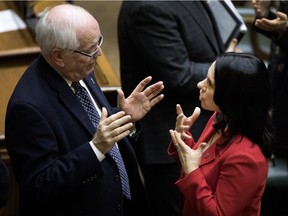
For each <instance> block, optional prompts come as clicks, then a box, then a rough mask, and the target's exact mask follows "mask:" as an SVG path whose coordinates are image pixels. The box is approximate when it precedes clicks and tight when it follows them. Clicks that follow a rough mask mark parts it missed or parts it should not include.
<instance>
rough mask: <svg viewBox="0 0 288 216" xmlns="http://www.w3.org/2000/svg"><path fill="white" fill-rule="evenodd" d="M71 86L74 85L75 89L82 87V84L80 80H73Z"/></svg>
mask: <svg viewBox="0 0 288 216" xmlns="http://www.w3.org/2000/svg"><path fill="white" fill-rule="evenodd" d="M71 86H72V87H73V88H74V89H77V88H79V87H81V84H80V82H79V81H77V82H72V84H71Z"/></svg>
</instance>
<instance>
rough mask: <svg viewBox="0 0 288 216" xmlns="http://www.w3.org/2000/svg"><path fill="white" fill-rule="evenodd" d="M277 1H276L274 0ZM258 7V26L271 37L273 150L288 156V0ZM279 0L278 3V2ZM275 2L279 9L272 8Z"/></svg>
mask: <svg viewBox="0 0 288 216" xmlns="http://www.w3.org/2000/svg"><path fill="white" fill-rule="evenodd" d="M272 3H273V4H272ZM252 4H253V7H254V8H255V14H256V16H255V21H254V27H255V29H256V30H257V31H258V32H260V33H262V34H264V35H265V36H267V37H269V38H271V50H270V59H269V66H268V68H269V70H270V73H271V78H270V79H271V87H272V104H273V106H272V119H273V123H274V125H275V130H276V138H277V139H276V143H274V144H273V152H274V153H275V154H276V155H280V156H284V157H286V158H288V137H287V135H286V134H287V132H286V129H285V128H286V123H287V121H288V114H287V109H288V105H287V103H286V98H287V96H288V30H287V29H288V18H287V14H288V2H285V1H256V0H253V1H252ZM275 4H276V5H275ZM272 6H273V7H274V8H275V7H276V9H277V10H278V11H276V13H275V12H273V11H272Z"/></svg>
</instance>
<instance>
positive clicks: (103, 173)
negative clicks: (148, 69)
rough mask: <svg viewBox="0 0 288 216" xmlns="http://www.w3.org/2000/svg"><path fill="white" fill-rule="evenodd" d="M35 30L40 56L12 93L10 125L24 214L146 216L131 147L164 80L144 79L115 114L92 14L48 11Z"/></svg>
mask: <svg viewBox="0 0 288 216" xmlns="http://www.w3.org/2000/svg"><path fill="white" fill-rule="evenodd" d="M35 32H36V41H37V43H38V45H39V46H40V48H41V55H40V56H39V57H38V58H37V59H35V60H34V61H33V62H32V63H31V65H30V66H29V67H28V69H27V70H26V71H25V73H24V74H23V76H22V77H21V79H20V80H19V82H18V84H17V86H16V87H15V90H14V92H13V94H12V96H11V98H10V100H9V103H8V107H7V114H6V123H5V138H6V142H7V150H8V153H9V156H10V158H11V162H12V166H13V170H14V172H15V176H16V180H17V182H18V185H19V191H20V201H19V202H20V204H19V205H20V207H19V208H20V209H19V213H20V216H21V215H24V216H27V215H29V216H34V215H35V216H36V215H37V216H39V215H41V216H46V215H49V216H51V215H53V216H58V215H59V216H63V215H69V216H84V215H85V216H92V215H93V216H94V215H101V216H112V215H113V216H132V215H133V216H135V215H139V212H140V213H143V214H145V215H149V208H148V203H147V199H146V193H145V190H144V185H143V182H142V180H141V177H140V174H139V171H138V163H137V160H136V156H135V154H134V151H133V149H132V144H133V143H134V139H136V138H137V136H138V134H139V130H138V129H139V128H138V126H137V121H138V120H139V119H141V118H142V117H143V116H144V115H145V114H146V113H147V112H148V111H149V110H150V109H151V108H152V107H153V106H154V105H155V104H157V103H158V102H159V101H161V100H162V98H163V94H159V93H160V92H161V91H162V89H163V88H164V85H163V82H161V81H159V82H157V83H155V84H153V85H150V86H147V85H148V83H149V82H150V81H151V79H152V77H146V78H145V79H143V80H142V81H141V82H140V83H139V84H138V85H137V86H136V88H135V89H134V91H133V92H132V93H131V94H130V96H128V97H127V98H125V96H124V93H123V91H122V90H120V89H119V90H118V106H119V107H116V108H112V107H111V106H110V105H109V103H108V101H107V100H106V98H105V96H104V94H103V92H102V91H101V89H100V87H99V85H98V84H97V81H96V79H95V77H94V73H93V70H94V66H95V62H96V59H97V57H98V56H100V55H101V54H102V50H101V47H100V46H101V44H102V41H103V36H102V35H101V31H100V27H99V24H98V22H97V21H96V19H95V18H94V17H93V16H92V15H91V14H90V13H89V12H88V11H86V10H84V9H83V8H81V7H79V6H77V5H71V4H60V5H57V6H55V7H51V8H48V9H46V10H45V11H44V13H43V15H42V16H41V18H40V20H39V22H38V24H37V26H36V29H35ZM132 132H133V135H132ZM130 135H131V136H130Z"/></svg>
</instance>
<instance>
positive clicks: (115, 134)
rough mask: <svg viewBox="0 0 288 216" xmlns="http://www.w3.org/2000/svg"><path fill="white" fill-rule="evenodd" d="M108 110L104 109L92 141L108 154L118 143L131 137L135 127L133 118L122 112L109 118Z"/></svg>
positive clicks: (102, 151) (103, 152)
mask: <svg viewBox="0 0 288 216" xmlns="http://www.w3.org/2000/svg"><path fill="white" fill-rule="evenodd" d="M107 115H108V113H107V110H106V108H104V107H103V108H102V114H101V118H100V122H99V125H98V127H97V130H96V133H95V134H94V137H93V139H92V142H93V144H94V145H95V146H96V147H97V149H98V150H99V151H100V152H101V153H102V154H106V153H108V152H109V151H110V150H111V148H112V147H113V146H114V145H115V143H116V142H118V141H119V140H121V139H123V138H125V137H126V136H128V135H129V133H130V129H131V128H132V127H133V123H131V116H129V115H125V112H124V111H120V112H118V113H116V114H113V115H111V116H109V117H107Z"/></svg>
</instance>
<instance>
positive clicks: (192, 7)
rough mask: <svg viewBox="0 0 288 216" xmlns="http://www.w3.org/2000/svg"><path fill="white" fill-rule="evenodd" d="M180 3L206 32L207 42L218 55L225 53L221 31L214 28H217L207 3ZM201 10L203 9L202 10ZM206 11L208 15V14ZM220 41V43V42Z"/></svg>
mask: <svg viewBox="0 0 288 216" xmlns="http://www.w3.org/2000/svg"><path fill="white" fill-rule="evenodd" d="M179 3H180V4H181V5H182V6H183V7H184V8H185V9H186V10H187V11H188V13H189V14H190V15H191V17H192V18H193V19H194V21H195V22H196V23H197V24H198V26H199V28H200V29H201V30H202V31H203V32H204V34H205V36H206V38H207V41H208V42H209V43H210V45H211V47H213V49H214V50H215V52H216V53H217V54H219V53H222V52H223V51H224V49H223V45H222V42H221V39H220V35H219V31H218V29H217V28H215V29H214V28H213V26H217V25H216V23H215V21H214V19H212V18H211V14H209V13H211V11H210V9H209V7H208V5H206V2H202V1H193V3H191V2H190V1H179ZM200 8H202V9H201V10H200ZM206 11H207V12H208V13H206ZM219 39H220V41H219Z"/></svg>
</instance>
